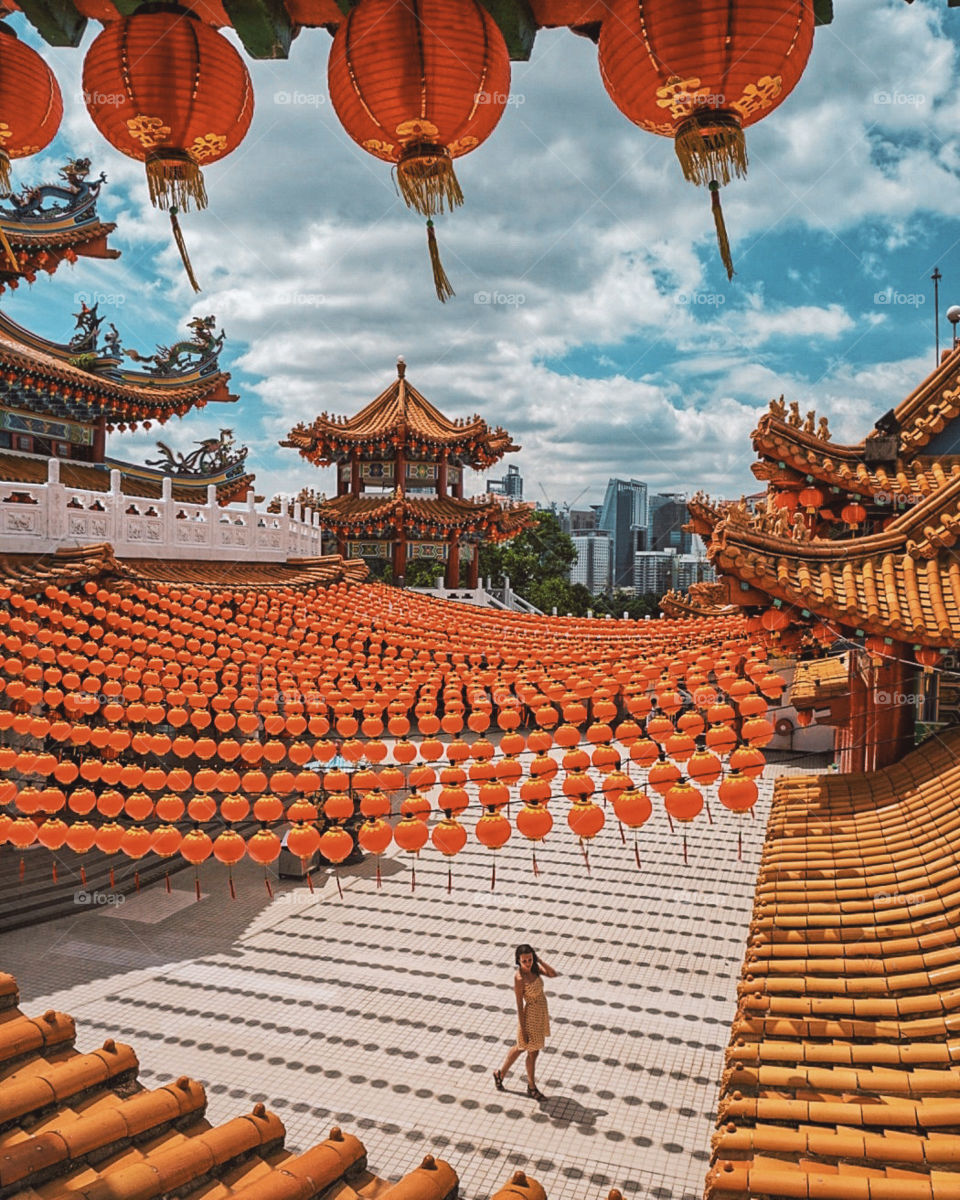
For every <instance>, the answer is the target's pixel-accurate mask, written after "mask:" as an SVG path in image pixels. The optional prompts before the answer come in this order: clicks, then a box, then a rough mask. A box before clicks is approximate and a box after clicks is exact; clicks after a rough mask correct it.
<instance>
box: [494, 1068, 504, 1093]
mask: <svg viewBox="0 0 960 1200" xmlns="http://www.w3.org/2000/svg"><path fill="white" fill-rule="evenodd" d="M493 1086H494V1087H495V1088H496V1089H497V1091H498V1092H502V1091H503V1075H502V1074H501V1073H500V1072H499V1071H494V1073H493Z"/></svg>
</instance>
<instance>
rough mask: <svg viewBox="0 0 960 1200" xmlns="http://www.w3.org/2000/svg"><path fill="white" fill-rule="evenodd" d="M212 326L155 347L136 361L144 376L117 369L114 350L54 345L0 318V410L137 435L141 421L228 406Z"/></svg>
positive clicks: (198, 323)
mask: <svg viewBox="0 0 960 1200" xmlns="http://www.w3.org/2000/svg"><path fill="white" fill-rule="evenodd" d="M92 311H93V312H94V314H95V309H94V310H92ZM83 312H84V313H85V314H86V315H89V314H90V312H91V310H87V309H85V308H84V310H83ZM212 321H213V318H207V319H206V320H204V319H199V318H198V319H195V320H194V321H193V322H191V328H193V329H194V336H193V338H192V339H190V340H183V341H180V342H176V343H174V345H173V346H172V347H169V348H167V347H160V348H159V350H158V353H157V354H156V355H152V356H150V357H149V358H145V357H143V356H141V355H136V360H137V361H140V362H144V363H146V364H149V369H148V370H147V371H132V370H129V369H128V368H126V367H124V366H123V365H122V357H121V355H122V354H123V353H124V352H123V351H122V350H121V349H120V347H119V345H118V344H114V345H111V346H110V351H111V353H106V352H105V350H106V348H103V349H98V348H97V347H96V339H95V338H94V341H93V349H92V350H89V351H88V350H86V349H85V348H84V347H85V345H89V344H90V342H89V339H87V340H86V341H84V342H78V341H77V339H76V338H75V339H74V341H73V343H71V344H61V343H58V342H51V341H48V340H47V339H45V338H42V337H39V336H38V335H37V334H34V333H31V332H29V330H26V329H24V328H23V327H22V326H21V325H18V324H17V323H16V322H15V321H13V320H11V319H10V317H8V316H6V315H5V314H2V313H0V406H3V407H7V408H14V409H18V410H20V411H26V412H31V413H39V414H42V415H45V416H50V417H52V418H54V419H57V418H60V419H63V420H72V421H79V422H91V421H96V420H98V419H100V418H104V419H105V420H106V421H107V422H108V423H109V424H108V428H112V427H113V425H118V426H119V427H121V428H126V427H128V426H129V427H131V428H135V427H136V423H137V422H138V421H141V420H151V421H159V422H161V423H162V422H164V421H166V420H167V419H168V418H169V417H171V416H175V415H176V416H183V414H184V413H187V412H189V410H190V409H191V408H193V407H198V408H202V407H203V406H204V405H205V404H207V403H210V402H211V401H229V402H232V401H234V400H236V399H237V397H236V396H234V395H232V394H231V393H230V392H229V391H228V390H227V383H228V381H229V379H230V376H229V375H228V374H226V373H225V372H223V371H221V370H220V368H219V363H218V355H219V351H220V348H221V345H222V336H221V337H220V338H215V337H213V336H212V333H211V332H210V329H211V325H210V324H209V323H211V322H212ZM94 332H95V331H94ZM126 354H127V356H128V357H132V356H133V355H134V354H135V352H132V351H126Z"/></svg>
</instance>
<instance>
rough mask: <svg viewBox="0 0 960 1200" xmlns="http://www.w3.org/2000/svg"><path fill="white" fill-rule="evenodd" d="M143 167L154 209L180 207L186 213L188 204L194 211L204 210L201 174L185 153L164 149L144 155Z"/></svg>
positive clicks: (205, 199) (204, 199)
mask: <svg viewBox="0 0 960 1200" xmlns="http://www.w3.org/2000/svg"><path fill="white" fill-rule="evenodd" d="M146 167H147V185H148V187H149V188H150V202H151V204H153V206H154V208H182V209H183V211H184V212H189V211H190V203H191V201H192V202H193V204H195V205H196V207H197V208H198V209H201V208H206V207H207V190H206V188H205V187H204V185H203V172H202V171H201V170H200V167H199V166H198V165H197V163H196V162H195V161H194V160H193V159H192V158H191V157H190V155H189V154H188V153H187V152H186V151H185V150H171V149H170V148H169V147H165V148H164V149H163V150H162V151H160V150H158V151H155V152H154V153H153V154H148V155H147V159H146Z"/></svg>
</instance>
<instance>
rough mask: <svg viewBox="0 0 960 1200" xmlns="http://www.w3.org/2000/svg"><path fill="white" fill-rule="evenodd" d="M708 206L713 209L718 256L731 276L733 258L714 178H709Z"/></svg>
mask: <svg viewBox="0 0 960 1200" xmlns="http://www.w3.org/2000/svg"><path fill="white" fill-rule="evenodd" d="M709 187H710V207H711V208H712V209H713V223H714V225H716V227H717V246H718V247H719V249H720V257H721V258H722V259H723V265H724V266H725V267H726V269H727V278H728V279H732V278H733V274H734V272H733V258H732V257H731V255H730V239H729V238H728V237H727V226H726V222H725V221H724V219H723V209H722V208H721V207H720V184H719V183H717V181H716V180H715V179H711V180H710V184H709Z"/></svg>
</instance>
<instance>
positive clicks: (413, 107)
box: [328, 0, 510, 729]
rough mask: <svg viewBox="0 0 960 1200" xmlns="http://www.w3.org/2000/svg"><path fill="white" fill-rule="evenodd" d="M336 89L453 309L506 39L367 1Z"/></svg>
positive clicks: (348, 30) (452, 19)
mask: <svg viewBox="0 0 960 1200" xmlns="http://www.w3.org/2000/svg"><path fill="white" fill-rule="evenodd" d="M328 83H329V86H330V98H331V99H332V101H333V107H334V109H335V110H336V113H337V116H338V117H339V118H340V121H341V122H342V124H343V127H344V129H346V131H347V133H348V134H349V135H350V136H351V137H352V138H353V140H354V141H355V142H357V143H358V144H359V145H360V146H362V147H363V149H364V150H366V151H368V153H370V154H373V155H375V156H376V157H377V158H380V159H383V160H384V161H385V162H389V163H395V164H396V168H397V186H398V187H399V189H400V194H401V195H402V196H403V198H404V200H405V201H406V203H407V205H408V206H409V207H411V208H414V209H416V211H417V212H419V213H421V214H422V215H423V216H425V217H426V218H427V233H428V240H429V245H430V256H431V261H432V263H433V271H434V283H435V284H436V289H437V296H438V297H439V298H440V299H441V300H446V299H447V298H448V297H449V296H452V295H453V289H452V288H451V287H450V282H449V280H448V279H447V277H446V275H445V273H444V271H443V267H442V266H441V265H440V259H439V256H438V254H437V249H436V239H435V236H434V232H433V221H432V218H433V217H434V216H436V215H437V214H439V213H442V212H443V211H444V209H445V208H446V209H450V210H452V209H454V208H456V207H458V206H459V205H461V204H462V203H463V193H462V192H461V190H460V184H459V183H458V182H457V177H456V174H455V172H454V169H453V160H454V159H455V158H459V157H460V156H461V155H463V154H467V153H468V152H469V151H470V150H473V149H475V148H476V147H477V146H479V145H480V143H481V142H482V141H484V140H485V139H486V138H488V137H489V136H490V134H491V133H492V132H493V130H494V128H495V126H496V124H497V122H498V121H499V120H500V117H501V115H502V114H503V110H504V107H505V105H506V102H507V95H508V93H509V90H510V56H509V53H508V51H507V47H506V43H505V42H504V40H503V35H502V34H501V33H500V30H499V29H498V28H497V26H496V24H495V23H494V21H493V19H492V18H491V17H490V16H489V14H488V13H487V12H486V11H485V10H484V8H483V7H482V6H481V5H480V4H479V3H478V2H477V0H459V2H455V0H419V2H418V3H417V4H395V3H393V2H392V0H360V3H359V4H357V5H356V6H355V7H354V8H352V9H351V10H350V12H349V15H348V16H347V18H346V19H345V20H344V21H342V22H341V23H340V26H339V28H338V30H337V34H336V37H335V38H334V40H333V46H332V48H331V50H330V60H329V65H328ZM422 728H423V726H422V723H421V729H422Z"/></svg>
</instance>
